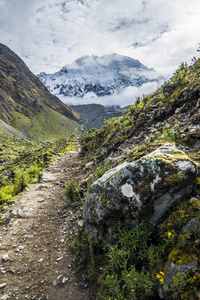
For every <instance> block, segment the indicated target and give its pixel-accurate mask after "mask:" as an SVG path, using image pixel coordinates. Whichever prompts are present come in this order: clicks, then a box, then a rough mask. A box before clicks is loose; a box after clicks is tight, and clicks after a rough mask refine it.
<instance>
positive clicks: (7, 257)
mask: <svg viewBox="0 0 200 300" xmlns="http://www.w3.org/2000/svg"><path fill="white" fill-rule="evenodd" d="M9 259H10V257H9V255H8V253H6V254H4V255H3V256H2V260H3V261H4V262H6V261H8V260H9Z"/></svg>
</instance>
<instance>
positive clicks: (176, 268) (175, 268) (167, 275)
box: [163, 258, 198, 286]
mask: <svg viewBox="0 0 200 300" xmlns="http://www.w3.org/2000/svg"><path fill="white" fill-rule="evenodd" d="M197 266H198V262H197V260H196V258H195V259H194V261H193V262H191V263H189V264H187V265H178V264H174V263H173V262H172V261H171V260H169V259H168V261H167V262H166V264H165V266H164V269H163V273H164V283H165V284H167V285H168V286H170V285H171V284H172V282H173V277H175V276H176V275H177V273H178V272H181V273H183V274H185V273H187V272H189V271H195V270H196V269H197Z"/></svg>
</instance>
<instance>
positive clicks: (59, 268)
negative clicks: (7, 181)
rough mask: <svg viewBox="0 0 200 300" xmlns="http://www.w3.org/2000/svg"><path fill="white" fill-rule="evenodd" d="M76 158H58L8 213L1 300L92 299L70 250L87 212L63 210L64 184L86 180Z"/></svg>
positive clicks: (0, 236)
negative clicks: (75, 265)
mask: <svg viewBox="0 0 200 300" xmlns="http://www.w3.org/2000/svg"><path fill="white" fill-rule="evenodd" d="M77 156H78V152H76V151H70V152H68V153H67V154H65V155H63V156H60V157H57V158H56V159H55V160H54V162H53V163H52V164H51V165H50V166H49V167H48V168H47V170H46V171H45V174H44V176H43V179H42V181H41V182H40V183H36V184H32V185H30V186H29V189H28V190H27V191H26V192H25V193H24V194H23V195H22V196H20V198H19V200H18V201H17V202H16V203H15V204H14V205H13V206H12V207H11V208H10V209H9V210H7V212H6V214H7V218H8V221H6V222H5V224H4V225H3V226H2V227H1V228H0V299H2V300H5V299H11V300H12V299H13V300H14V299H15V300H17V299H19V300H21V299H33V300H36V299H38V300H39V299H42V300H45V299H49V300H56V299H57V300H62V299H70V300H75V299H87V300H88V299H91V297H90V295H89V289H88V287H87V284H86V283H85V282H82V281H80V280H79V279H78V277H77V275H76V274H75V271H74V270H73V267H72V263H73V261H72V260H73V259H72V257H71V255H70V253H69V252H68V251H67V250H66V239H69V240H70V239H71V240H73V239H74V238H75V235H76V230H77V226H76V224H77V223H78V222H79V221H81V213H80V210H81V209H82V208H81V207H79V208H78V209H77V207H73V206H72V207H69V208H68V209H63V206H64V202H63V200H62V198H63V190H64V187H65V185H66V184H68V183H69V181H70V180H72V179H75V180H79V179H80V177H81V173H80V166H79V162H78V159H77ZM80 223H81V222H80Z"/></svg>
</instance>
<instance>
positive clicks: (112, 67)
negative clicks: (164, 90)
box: [38, 54, 161, 99]
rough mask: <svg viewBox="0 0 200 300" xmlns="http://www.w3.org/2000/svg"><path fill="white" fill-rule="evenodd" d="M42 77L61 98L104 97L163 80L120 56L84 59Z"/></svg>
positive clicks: (40, 76) (52, 91)
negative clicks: (128, 88)
mask: <svg viewBox="0 0 200 300" xmlns="http://www.w3.org/2000/svg"><path fill="white" fill-rule="evenodd" d="M38 78H39V79H40V80H41V81H42V82H43V83H44V84H45V85H46V87H47V88H48V89H49V91H50V92H51V93H52V94H54V95H56V96H58V97H61V99H63V97H79V98H96V97H104V96H108V95H113V94H119V93H121V92H123V90H124V89H125V88H127V87H130V86H134V87H139V86H141V85H143V84H144V83H147V82H155V81H159V80H160V79H161V77H160V76H159V75H158V74H157V72H156V71H155V70H154V69H149V68H147V67H146V66H144V65H143V64H142V63H141V62H139V61H138V60H135V59H132V58H130V57H127V56H122V55H118V54H111V55H104V56H102V57H99V56H83V57H81V58H79V59H77V60H76V61H75V62H73V63H72V64H67V65H65V66H64V67H63V68H62V69H61V70H60V71H58V72H56V73H54V74H46V73H44V72H43V73H40V74H39V75H38Z"/></svg>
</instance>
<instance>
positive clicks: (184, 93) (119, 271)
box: [73, 59, 200, 300]
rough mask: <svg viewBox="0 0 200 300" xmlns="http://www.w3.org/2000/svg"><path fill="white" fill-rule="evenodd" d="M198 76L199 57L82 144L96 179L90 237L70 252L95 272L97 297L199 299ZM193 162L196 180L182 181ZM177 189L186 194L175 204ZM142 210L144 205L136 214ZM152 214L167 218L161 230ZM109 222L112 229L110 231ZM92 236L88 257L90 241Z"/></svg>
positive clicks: (89, 209)
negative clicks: (182, 190)
mask: <svg viewBox="0 0 200 300" xmlns="http://www.w3.org/2000/svg"><path fill="white" fill-rule="evenodd" d="M199 74H200V59H199V60H198V61H196V62H195V63H194V64H193V65H192V66H189V67H188V66H187V65H186V64H181V66H180V68H179V69H178V70H177V71H176V72H175V74H174V76H173V77H172V78H170V79H169V80H168V81H166V82H165V83H164V84H163V85H162V86H161V87H159V88H158V89H157V91H156V92H155V93H153V94H151V95H148V96H145V97H143V98H142V99H141V98H138V99H137V101H136V103H135V104H134V105H132V106H130V107H129V109H128V111H127V112H125V113H124V115H123V116H122V117H120V118H114V119H112V120H108V121H106V122H105V123H106V125H105V126H104V127H102V128H101V129H100V130H94V129H93V130H90V131H89V132H88V133H86V134H85V135H84V136H83V137H82V139H81V152H80V157H81V158H82V164H84V165H85V169H84V171H85V172H86V174H85V177H86V178H88V180H89V179H90V180H91V178H93V180H92V185H91V186H90V188H89V189H88V191H87V192H85V193H86V195H87V196H86V200H85V203H86V205H85V209H84V213H83V216H84V220H85V225H86V226H88V227H86V226H85V227H84V230H85V228H86V230H87V234H88V235H85V231H83V230H82V231H81V230H80V232H79V233H78V235H77V240H76V243H73V251H74V252H75V253H76V254H77V262H81V263H82V265H83V266H84V267H85V265H86V266H87V272H88V273H87V274H89V276H91V272H93V273H92V274H95V275H93V277H92V280H94V279H96V282H97V285H96V290H97V289H98V287H99V293H98V297H97V298H98V299H111V298H112V299H166V300H169V299H170V300H171V299H183V295H184V297H185V299H198V298H199V291H200V271H199V270H200V268H199V267H200V265H199V262H200V252H199V237H200V235H199V234H200V230H199V229H200V215H199V210H200V77H199ZM160 146H161V147H160ZM170 148H171V150H169V149H170ZM161 149H162V151H161ZM129 162H130V164H129ZM158 162H159V167H158V168H157V170H156V171H155V168H154V166H155V164H156V163H158ZM190 163H192V164H193V166H194V169H193V171H194V173H193V174H194V175H195V177H194V178H193V179H192V180H191V181H190V180H189V179H188V178H186V177H185V175H186V174H185V175H180V172H181V169H182V170H184V171H186V173H187V174H189V173H190V170H189V169H187V166H191V165H190ZM164 165H165V166H167V167H169V169H168V170H166V169H165V167H164ZM132 168H133V169H132ZM173 168H175V169H176V171H175V172H174V173H173V174H172V173H171V170H173ZM189 168H190V167H189ZM109 169H110V170H109ZM175 169H174V170H175ZM107 170H109V171H108V172H107V173H105V172H106V171H107ZM154 171H155V172H154ZM140 172H141V173H140ZM104 173H105V174H104ZM91 174H92V176H93V177H92V176H91ZM159 174H160V176H159ZM102 175H103V176H102ZM163 176H164V180H163V181H162V179H161V178H162V177H163ZM98 178H99V179H98ZM143 180H146V181H145V183H144V181H143ZM182 180H183V181H182ZM181 183H183V189H185V190H187V184H189V185H191V190H189V189H188V193H187V194H183V193H182V192H181V187H180V186H181ZM165 186H167V191H165ZM155 189H158V198H157V200H156V201H157V205H158V206H159V208H158V207H156V205H155V202H154V199H155V193H154V191H155ZM175 189H177V191H178V194H179V195H181V196H183V198H182V199H180V198H179V201H178V202H177V203H175V200H176V199H177V198H176V192H175ZM168 193H169V194H170V195H169V194H168ZM162 196H163V199H164V201H163V202H162ZM127 198H129V199H130V202H128V201H127ZM118 199H120V201H122V202H121V203H122V205H121V206H120V201H118ZM147 199H148V200H147ZM169 199H170V200H169ZM168 200H169V201H171V204H172V206H171V209H169V207H170V206H169V205H168V204H169V202H168ZM167 202H168V203H167ZM89 205H90V206H89ZM140 205H141V206H142V205H147V206H146V210H145V211H140V212H139V213H138V212H137V207H139V210H140V207H141V206H140ZM161 207H162V208H164V210H165V211H163V214H160V212H161V210H160V209H161ZM129 209H130V210H129ZM151 210H152V212H153V214H154V213H155V215H157V216H159V217H161V216H162V217H161V218H160V220H159V222H158V223H157V224H153V223H152V222H151V221H150V224H149V220H150V217H151ZM123 211H124V215H123ZM155 215H154V216H155ZM88 217H91V219H90V220H89V222H88ZM109 218H111V219H110V220H111V223H110V224H112V225H113V226H114V227H113V229H111V228H109V229H108V228H106V226H107V225H108V224H109ZM101 221H102V223H101ZM95 224H98V225H97V226H98V227H96V228H97V229H96V231H93V228H94V227H93V226H95ZM101 224H103V225H101ZM101 226H102V231H101V232H100V231H99V228H101ZM95 233H96V234H97V235H96V236H95V237H94V239H93V244H92V243H91V244H92V246H93V252H92V255H91V256H90V258H89V257H88V255H86V253H89V249H91V244H89V243H88V240H89V238H90V237H91V234H95ZM106 235H107V236H109V238H110V240H109V242H108V240H106V238H107V237H106ZM93 236H94V235H93ZM82 253H83V254H82ZM84 255H85V257H84ZM106 258H108V259H106ZM79 259H80V260H79ZM92 262H94V263H92ZM84 263H85V264H84ZM91 266H92V268H91ZM89 276H88V278H89ZM90 278H91V277H90ZM99 278H101V280H99ZM94 290H95V289H94Z"/></svg>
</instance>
